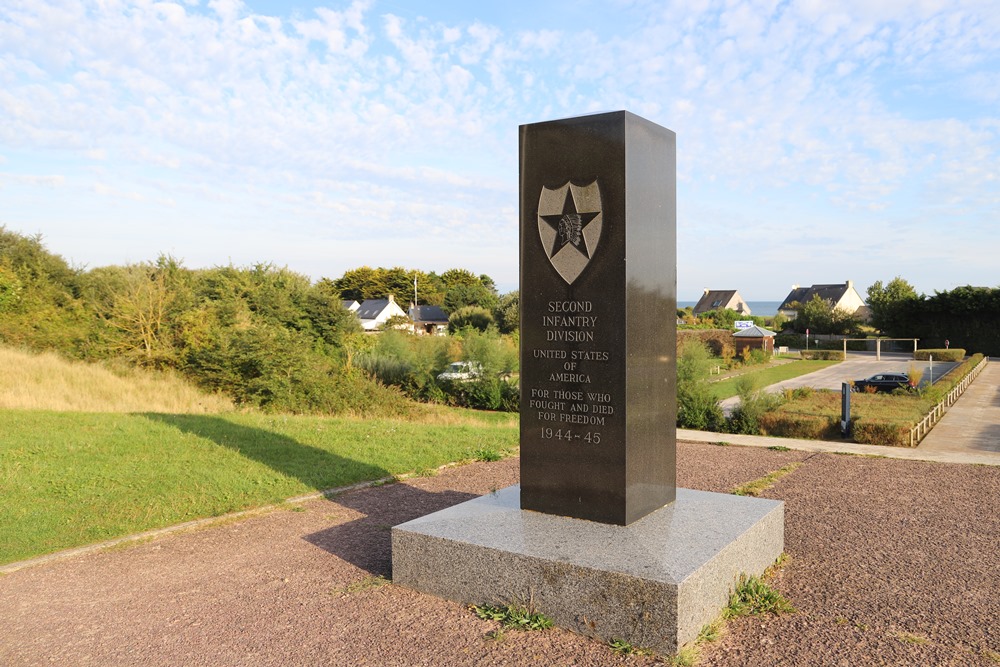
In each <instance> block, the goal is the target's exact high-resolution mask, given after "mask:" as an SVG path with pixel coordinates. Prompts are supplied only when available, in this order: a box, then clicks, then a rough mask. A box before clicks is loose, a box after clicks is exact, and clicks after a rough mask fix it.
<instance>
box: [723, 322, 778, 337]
mask: <svg viewBox="0 0 1000 667" xmlns="http://www.w3.org/2000/svg"><path fill="white" fill-rule="evenodd" d="M774 335H776V334H775V333H774V332H773V331H771V330H770V329H765V328H764V327H759V326H757V325H756V324H755V325H753V326H752V327H750V328H748V329H740V330H739V331H737V332H736V333H734V334H733V336H736V337H738V338H770V337H772V336H774Z"/></svg>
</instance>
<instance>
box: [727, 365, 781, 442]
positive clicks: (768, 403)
mask: <svg viewBox="0 0 1000 667" xmlns="http://www.w3.org/2000/svg"><path fill="white" fill-rule="evenodd" d="M736 391H737V394H738V396H739V397H740V404H739V405H738V406H736V408H734V409H733V412H732V414H731V415H730V417H729V422H728V425H727V426H728V428H727V430H728V431H729V432H730V433H746V434H749V435H757V434H759V433H760V428H761V425H760V418H761V417H762V416H763V415H764V414H766V413H767V412H769V411H770V410H773V409H774V408H776V407H777V406H778V405H779V404H780V403H781V400H782V398H781V396H779V395H777V394H768V393H765V392H764V391H763V389H762V388H761V387H759V386H758V385H757V380H756V378H755V377H754V376H752V375H742V376H740V377H738V378H736Z"/></svg>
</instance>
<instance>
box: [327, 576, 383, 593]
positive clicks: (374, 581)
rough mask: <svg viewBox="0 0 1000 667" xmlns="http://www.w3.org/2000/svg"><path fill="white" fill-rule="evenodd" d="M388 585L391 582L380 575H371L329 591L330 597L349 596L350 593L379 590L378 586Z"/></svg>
mask: <svg viewBox="0 0 1000 667" xmlns="http://www.w3.org/2000/svg"><path fill="white" fill-rule="evenodd" d="M389 583H392V582H391V581H389V580H388V579H386V578H385V577H383V576H382V575H381V574H379V575H372V576H368V577H365V578H364V579H359V580H358V581H352V582H351V583H349V584H347V585H346V586H344V587H343V588H338V589H336V590H334V591H331V595H351V594H352V593H360V592H362V591H367V590H369V589H372V588H379V587H380V586H385V585H386V584H389Z"/></svg>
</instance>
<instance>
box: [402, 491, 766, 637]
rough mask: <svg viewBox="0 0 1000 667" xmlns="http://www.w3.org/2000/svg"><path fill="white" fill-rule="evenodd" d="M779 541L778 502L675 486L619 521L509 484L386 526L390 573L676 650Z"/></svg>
mask: <svg viewBox="0 0 1000 667" xmlns="http://www.w3.org/2000/svg"><path fill="white" fill-rule="evenodd" d="M783 547H784V506H783V504H782V503H781V502H778V501H774V500H766V499H760V498H744V497H739V496H732V495H728V494H720V493H708V492H705V491H693V490H690V489H677V497H676V500H675V501H674V502H673V503H671V504H669V505H667V506H666V507H663V508H662V509H659V510H657V511H655V512H652V513H650V514H648V515H646V516H645V517H643V518H642V519H640V520H638V521H636V522H634V523H631V524H629V525H628V526H617V525H612V524H602V523H596V522H592V521H586V520H582V519H573V518H567V517H561V516H556V515H552V514H544V513H541V512H535V511H531V510H522V509H521V507H520V488H519V486H512V487H508V488H506V489H502V490H500V491H497V492H495V493H491V494H489V495H486V496H483V497H481V498H476V499H474V500H470V501H468V502H465V503H462V504H460V505H456V506H454V507H450V508H448V509H445V510H441V511H440V512H435V513H434V514H430V515H427V516H424V517H421V518H419V519H414V520H412V521H408V522H407V523H404V524H401V525H398V526H395V527H394V528H393V529H392V578H393V582H394V583H396V584H400V585H403V586H407V587H409V588H413V589H415V590H418V591H421V592H425V593H430V594H433V595H437V596H439V597H443V598H446V599H449V600H454V601H457V602H462V603H466V604H504V605H506V604H522V605H527V604H531V605H532V606H533V607H534V608H535V609H536V610H537V611H540V612H542V613H544V614H546V615H547V616H549V617H550V618H552V619H553V621H554V622H555V624H556V625H558V626H560V627H564V628H568V629H571V630H575V631H577V632H580V633H582V634H586V635H590V636H593V637H597V638H599V639H602V640H605V641H608V640H612V639H624V640H625V641H628V642H630V643H632V644H633V645H635V646H642V647H646V648H650V649H653V650H656V651H660V652H664V653H676V652H677V651H678V649H679V648H680V647H681V646H682V645H683V644H685V643H687V642H690V641H692V640H694V639H695V638H696V637H697V635H698V632H699V631H700V630H701V628H702V627H703V626H704V625H705V624H706V623H710V622H711V621H712V620H713V619H715V618H716V617H717V616H718V614H719V612H720V610H721V609H722V608H723V607H724V606H725V605H726V603H727V601H728V595H729V592H730V591H731V590H732V589H733V587H734V584H735V583H736V581H737V579H738V578H739V575H740V574H742V573H746V574H756V575H759V574H760V573H761V572H763V571H764V569H765V568H767V567H768V566H769V565H771V564H772V563H773V562H774V561H775V560H776V559H777V558H778V557H779V556H780V554H781V552H782V549H783Z"/></svg>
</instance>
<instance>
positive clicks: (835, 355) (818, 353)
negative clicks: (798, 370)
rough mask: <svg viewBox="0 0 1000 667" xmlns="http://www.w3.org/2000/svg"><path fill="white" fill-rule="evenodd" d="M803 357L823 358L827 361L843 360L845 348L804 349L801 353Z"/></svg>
mask: <svg viewBox="0 0 1000 667" xmlns="http://www.w3.org/2000/svg"><path fill="white" fill-rule="evenodd" d="M799 354H800V355H801V356H802V358H803V359H821V360H826V361H843V360H844V351H843V350H802V351H801V352H800V353H799Z"/></svg>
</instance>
